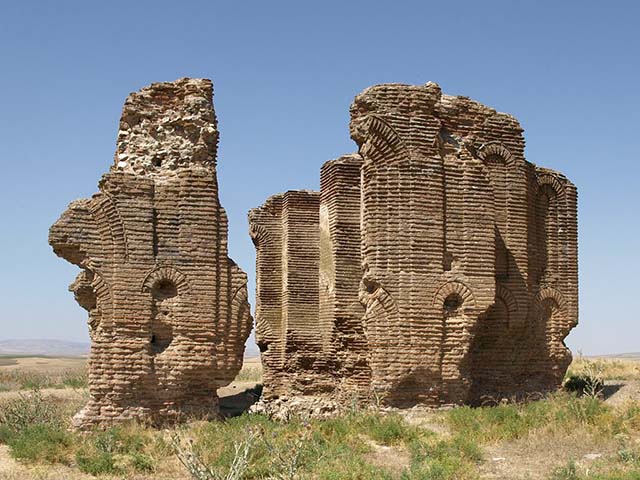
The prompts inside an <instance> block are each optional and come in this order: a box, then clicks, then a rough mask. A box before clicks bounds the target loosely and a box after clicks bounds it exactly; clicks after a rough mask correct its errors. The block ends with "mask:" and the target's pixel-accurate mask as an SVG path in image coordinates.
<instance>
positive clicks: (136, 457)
mask: <svg viewBox="0 0 640 480" xmlns="http://www.w3.org/2000/svg"><path fill="white" fill-rule="evenodd" d="M147 443H148V438H147V437H146V436H145V435H144V433H142V432H141V431H140V430H138V429H137V428H136V427H129V428H127V427H111V428H109V429H107V430H104V431H98V432H93V433H92V434H90V435H89V436H88V437H87V438H86V439H85V441H84V442H83V443H82V445H81V446H80V448H79V449H78V451H77V452H76V462H77V464H78V468H79V469H80V470H81V471H83V472H85V473H89V474H92V475H99V474H102V473H114V474H116V473H117V474H119V473H125V472H126V471H127V470H128V469H132V470H134V471H138V472H149V471H153V469H154V464H155V462H154V459H153V458H152V457H151V456H150V455H148V454H147V453H146V452H145V447H146V446H147Z"/></svg>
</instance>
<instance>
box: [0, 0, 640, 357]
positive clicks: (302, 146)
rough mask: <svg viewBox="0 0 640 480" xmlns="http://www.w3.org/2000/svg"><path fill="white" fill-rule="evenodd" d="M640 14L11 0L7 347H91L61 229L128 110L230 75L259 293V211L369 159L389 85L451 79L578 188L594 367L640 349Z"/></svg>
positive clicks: (514, 6)
mask: <svg viewBox="0 0 640 480" xmlns="http://www.w3.org/2000/svg"><path fill="white" fill-rule="evenodd" d="M639 20H640V2H636V1H627V2H622V1H620V2H615V1H612V2H601V1H593V2H586V1H562V2H559V1H536V2H520V1H501V2H498V1H490V0H487V1H482V2H480V1H468V2H452V1H451V2H427V1H414V2H403V1H395V2H373V1H369V2H356V1H346V0H343V1H326V0H325V1H322V2H304V1H292V2H279V1H276V0H273V1H269V2H266V1H233V2H232V1H229V2H222V1H220V2H214V1H184V2H177V1H171V2H168V1H162V0H154V1H139V0H136V1H133V0H130V1H127V2H124V1H112V0H110V1H103V2H88V1H86V0H83V1H62V0H61V1H56V2H48V1H44V0H43V1H41V2H33V1H25V0H20V1H18V0H14V1H10V0H3V1H2V3H1V5H0V53H1V55H0V59H1V61H0V112H1V115H0V160H1V162H2V171H1V173H0V221H1V224H0V225H1V227H0V228H1V229H2V230H1V234H0V265H1V267H0V268H1V272H2V275H0V339H7V338H59V339H73V340H84V339H87V338H88V336H87V333H86V323H85V322H86V314H85V312H84V310H82V309H81V308H80V307H79V306H78V305H77V304H76V303H75V301H74V300H73V296H72V294H70V293H68V292H67V290H66V289H67V285H68V284H69V283H70V282H71V281H72V280H73V279H74V277H75V275H76V273H77V269H76V267H74V266H72V265H70V264H68V263H66V262H65V261H63V260H61V259H59V258H57V257H56V256H55V255H54V254H53V253H52V251H51V248H50V247H49V246H48V245H47V230H48V227H49V225H51V224H52V223H53V222H54V221H55V220H56V219H57V217H58V216H59V215H60V213H61V212H62V211H63V210H64V209H65V207H66V205H67V204H68V203H69V202H70V201H71V200H73V199H75V198H80V197H87V196H90V195H91V194H93V193H94V192H96V189H97V182H98V180H99V178H100V176H101V175H102V174H103V173H104V172H106V171H107V169H108V167H109V165H110V164H111V161H112V157H113V151H114V148H115V137H116V130H117V125H118V120H119V116H120V111H121V107H122V103H123V101H124V99H125V97H126V96H127V94H128V93H129V92H131V91H134V90H137V89H139V88H141V87H143V86H145V85H147V84H149V83H151V82H156V81H167V80H175V79H177V78H180V77H184V76H191V77H208V78H211V79H213V82H214V88H215V107H216V110H217V113H218V119H219V122H220V132H221V143H220V149H219V159H218V161H219V181H220V194H221V199H222V202H223V205H224V207H225V208H226V209H227V212H228V215H229V221H230V235H229V236H230V239H229V243H230V252H231V256H232V257H233V258H234V259H235V260H236V261H237V262H238V263H239V264H240V265H241V266H242V267H243V268H244V269H245V270H246V271H247V272H248V273H249V276H250V282H251V283H250V289H251V290H253V281H254V261H255V258H254V249H253V245H252V244H251V241H250V239H249V236H248V234H247V228H248V226H247V220H246V213H247V211H248V210H249V208H251V207H255V206H258V205H260V204H261V203H262V202H263V201H264V199H265V198H266V197H267V196H268V195H270V194H273V193H276V192H280V191H284V190H287V189H293V188H318V181H319V169H320V166H321V164H322V163H323V162H324V161H325V160H327V159H331V158H335V157H336V156H338V155H340V154H342V153H347V152H351V151H354V150H355V148H356V147H355V144H354V143H353V142H352V141H351V140H350V139H349V133H348V121H349V116H348V108H349V104H350V103H351V100H352V98H353V97H354V95H356V94H357V93H358V92H360V91H361V90H362V89H364V88H365V87H367V86H369V85H372V84H375V83H382V82H403V83H415V84H421V83H425V82H427V81H435V82H438V83H439V84H440V85H441V87H442V89H443V91H444V92H445V93H448V94H458V95H466V96H470V97H472V98H474V99H476V100H479V101H481V102H483V103H486V104H488V105H490V106H492V107H494V108H496V109H498V110H500V111H504V112H509V113H511V114H513V115H515V116H516V117H517V118H518V119H519V120H520V122H521V123H522V125H523V127H524V128H525V135H526V139H527V150H526V155H527V158H528V159H529V160H530V161H533V162H535V163H537V164H538V165H541V166H546V167H550V168H554V169H557V170H560V171H562V172H564V173H565V174H566V175H567V176H568V177H569V178H570V179H571V180H572V181H573V182H574V183H575V184H576V185H577V186H578V190H579V196H580V201H579V223H580V325H579V326H578V327H577V329H576V330H575V331H574V332H573V333H572V334H571V335H570V337H569V338H568V344H569V345H570V346H571V347H572V348H573V349H574V350H577V349H582V350H583V351H584V352H585V353H590V354H596V353H607V352H622V351H640V318H639V312H640V308H639V301H638V299H639V298H640V291H639V289H638V284H637V281H636V279H637V275H638V272H640V262H639V260H638V259H639V253H638V247H640V240H639V238H640V231H639V227H638V224H639V217H640V212H639V211H638V210H639V206H640V205H639V204H640V202H639V200H640V193H639V190H640V188H639V187H638V179H639V177H640V167H639V166H638V165H639V160H640V159H639V154H638V152H639V151H640V148H639V146H638V144H639V143H640V142H639V133H638V132H639V127H640V90H639V89H640V33H639V30H638V22H639Z"/></svg>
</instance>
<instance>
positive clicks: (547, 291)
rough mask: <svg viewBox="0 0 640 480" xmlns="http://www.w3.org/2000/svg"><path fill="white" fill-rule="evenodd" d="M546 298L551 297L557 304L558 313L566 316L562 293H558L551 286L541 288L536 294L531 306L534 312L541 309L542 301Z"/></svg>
mask: <svg viewBox="0 0 640 480" xmlns="http://www.w3.org/2000/svg"><path fill="white" fill-rule="evenodd" d="M547 299H552V300H553V301H554V302H555V303H556V305H557V306H558V310H560V314H561V315H563V316H566V314H567V301H566V300H565V299H564V296H563V295H562V293H560V292H559V291H558V290H556V289H555V288H553V287H547V288H543V289H541V290H540V291H538V293H537V294H536V296H535V298H534V299H533V307H534V309H535V312H536V313H538V312H540V310H541V309H542V302H543V301H545V300H547Z"/></svg>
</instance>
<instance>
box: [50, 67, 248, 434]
mask: <svg viewBox="0 0 640 480" xmlns="http://www.w3.org/2000/svg"><path fill="white" fill-rule="evenodd" d="M212 98H213V90H212V85H211V81H209V80H200V79H181V80H177V81H175V82H170V83H155V84H152V85H151V86H149V87H146V88H143V89H142V90H141V91H139V92H137V93H132V94H131V95H130V96H129V97H128V98H127V101H126V102H125V105H124V109H123V112H122V118H121V120H120V128H119V132H118V140H117V149H116V154H115V159H114V164H113V166H112V167H111V169H110V171H109V173H107V174H105V175H104V176H103V177H102V180H101V181H100V183H99V192H98V193H97V194H95V195H94V196H93V197H92V198H90V199H83V200H76V201H75V202H73V203H71V205H70V206H69V208H68V209H67V211H65V212H64V213H63V214H62V216H61V217H60V219H59V220H58V221H57V222H56V223H55V224H54V225H53V226H52V227H51V230H50V232H49V243H50V244H51V246H52V247H53V250H54V252H55V253H56V254H57V255H58V256H60V257H62V258H64V259H65V260H67V261H69V262H71V263H73V264H75V265H78V266H79V267H80V268H81V269H82V271H81V273H80V274H79V275H78V277H77V278H76V281H75V282H74V283H73V284H72V285H71V287H70V289H71V291H73V293H74V295H75V297H76V299H77V301H78V303H79V304H80V305H81V306H82V307H83V308H85V309H86V310H87V311H88V312H89V333H90V336H91V354H90V357H89V362H88V376H89V394H90V399H89V402H88V404H87V405H86V406H85V407H84V409H83V410H82V411H81V412H80V413H78V414H77V415H76V417H75V423H76V425H77V426H79V427H87V426H90V425H94V424H108V423H116V422H119V421H122V420H125V419H131V418H137V419H141V420H144V421H152V422H156V423H162V422H165V421H175V420H178V419H180V418H181V417H182V416H184V415H197V416H203V417H215V416H216V415H217V413H218V397H217V393H216V391H217V389H218V388H220V387H222V386H224V385H227V384H228V383H230V382H231V381H232V380H233V378H234V377H235V376H236V375H237V373H238V371H239V370H240V368H241V366H242V359H243V354H244V344H245V341H246V339H247V337H248V335H249V332H250V331H251V327H252V318H251V313H250V307H249V303H248V301H247V277H246V274H245V273H244V272H242V271H241V270H240V269H239V268H238V266H237V265H236V264H235V263H234V262H233V260H231V259H230V258H229V257H228V256H227V217H226V214H225V211H224V209H223V208H222V206H221V205H220V201H219V199H218V182H217V178H216V153H217V144H218V129H217V120H216V117H215V112H214V109H213V103H212Z"/></svg>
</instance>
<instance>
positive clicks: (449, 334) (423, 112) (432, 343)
mask: <svg viewBox="0 0 640 480" xmlns="http://www.w3.org/2000/svg"><path fill="white" fill-rule="evenodd" d="M350 129H351V137H352V138H353V139H354V140H355V141H356V143H357V144H358V147H359V155H354V156H346V157H343V158H341V159H338V160H335V161H331V162H327V163H326V164H325V165H324V166H323V168H322V172H321V193H320V207H319V231H320V264H319V283H320V290H319V322H318V326H317V328H315V330H314V331H313V332H310V333H309V334H310V335H312V334H315V335H316V336H317V337H318V339H319V340H321V341H322V351H323V355H324V356H325V357H326V358H327V362H325V363H324V365H325V366H326V368H327V369H328V371H329V372H330V374H331V375H333V377H334V379H333V381H332V382H331V383H332V384H333V386H334V390H333V392H332V393H331V394H330V395H331V396H333V397H341V396H344V395H345V394H348V392H349V391H351V392H352V393H355V394H356V395H358V396H361V395H362V394H363V392H365V391H369V392H372V393H374V394H375V395H376V396H377V397H378V398H384V400H385V401H386V402H387V403H390V404H394V405H398V406H408V405H412V404H416V403H422V404H429V405H442V404H450V403H456V404H457V403H481V402H484V401H487V400H488V399H497V398H498V399H499V398H503V397H512V396H526V395H528V394H529V393H532V392H540V391H546V390H549V389H553V388H556V387H557V386H558V385H559V382H560V381H561V379H562V376H563V374H564V372H565V370H566V367H567V365H568V362H569V361H570V353H569V351H568V350H567V349H566V347H565V346H564V343H563V340H564V338H565V337H566V335H567V334H568V333H569V331H570V329H571V328H573V326H575V324H576V322H577V236H576V235H577V214H576V193H575V187H574V186H573V185H572V184H571V183H570V182H568V181H567V180H566V178H565V177H563V176H562V175H560V174H558V173H556V172H552V171H550V170H546V169H540V168H537V167H535V166H534V165H533V164H531V163H529V162H527V161H526V160H525V158H524V138H523V136H522V128H521V127H520V125H519V123H518V122H517V120H516V119H515V118H513V117H512V116H510V115H507V114H502V113H498V112H496V111H495V110H493V109H491V108H488V107H486V106H484V105H482V104H480V103H478V102H475V101H473V100H470V99H468V98H466V97H451V96H447V95H443V94H442V93H441V91H440V88H439V87H438V86H437V85H436V84H432V83H429V84H426V85H423V86H411V85H399V84H388V85H379V86H375V87H371V88H369V89H367V90H365V91H364V92H363V93H361V94H360V95H358V96H357V97H356V99H355V101H354V103H353V105H352V106H351V125H350ZM356 192H359V198H358V195H357V194H356ZM314 215H315V214H314ZM251 220H252V224H253V223H255V220H253V219H251ZM311 246H312V245H311V244H309V247H311ZM358 246H359V247H360V254H357V253H355V252H356V250H357V247H358ZM313 248H315V244H313ZM265 255H267V254H266V253H265V251H264V249H262V248H260V249H259V254H258V270H259V271H261V269H262V260H261V259H262V258H266V257H265ZM358 264H360V265H359V266H358ZM279 281H281V280H280V277H278V274H277V273H276V272H274V276H273V277H270V278H267V277H265V276H261V277H260V278H259V282H258V297H260V295H261V289H262V288H263V287H262V285H263V284H275V283H278V282H279ZM356 298H359V301H360V303H361V305H360V306H358V305H357V304H356V303H355V302H354V300H355V299H356ZM261 301H262V300H261V299H259V300H258V302H259V303H260V302H261ZM268 324H269V321H268V320H266V317H265V318H261V314H260V312H258V334H260V332H261V330H263V329H265V326H266V325H268ZM306 325H311V323H306ZM307 328H310V327H307ZM283 335H285V337H286V336H287V335H288V334H287V333H286V332H284V331H283ZM281 341H282V342H284V343H286V342H287V338H284V339H281ZM266 368H267V370H269V368H270V367H266ZM278 374H279V372H277V371H271V372H269V373H268V375H272V376H278ZM287 375H288V377H289V378H292V377H295V376H296V372H294V371H291V370H288V371H287ZM329 384H330V383H324V382H322V383H321V385H322V387H320V386H318V388H317V389H316V391H315V393H321V392H322V391H323V389H326V387H327V385H329ZM318 385H320V384H318ZM267 386H268V385H267ZM307 391H308V392H311V393H314V392H313V388H309V389H307Z"/></svg>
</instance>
